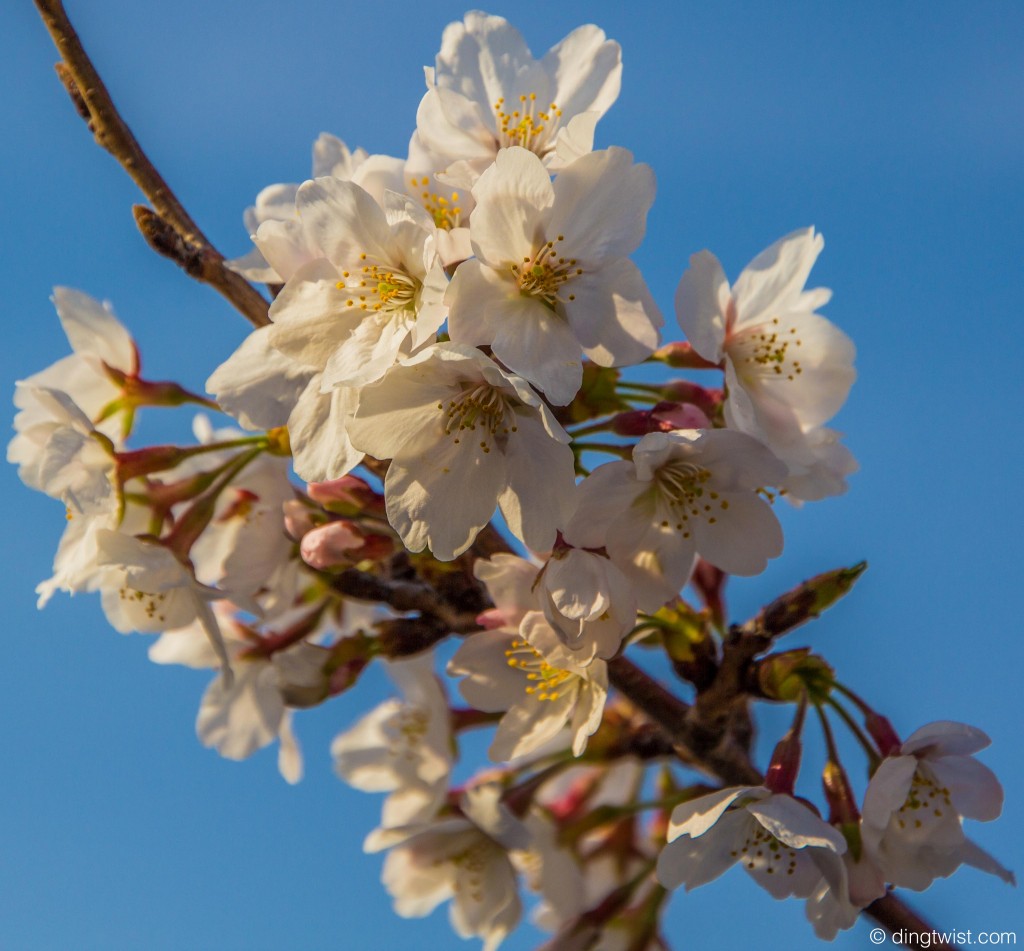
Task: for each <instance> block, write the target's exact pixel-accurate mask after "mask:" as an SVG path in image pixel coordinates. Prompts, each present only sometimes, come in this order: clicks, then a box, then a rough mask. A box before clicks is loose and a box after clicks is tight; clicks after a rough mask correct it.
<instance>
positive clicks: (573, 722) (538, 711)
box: [448, 611, 608, 762]
mask: <svg viewBox="0 0 1024 951" xmlns="http://www.w3.org/2000/svg"><path fill="white" fill-rule="evenodd" d="M448 673H449V674H451V675H452V676H453V677H464V678H465V679H464V680H462V681H461V682H460V684H459V692H460V693H461V694H462V696H463V697H464V698H465V700H466V702H467V703H469V704H470V705H471V706H473V707H476V709H477V710H484V711H507V712H506V713H505V716H503V717H502V718H501V722H500V723H499V724H498V730H497V733H496V734H495V737H494V742H493V743H492V744H491V748H490V757H491V759H492V760H495V761H496V762H506V761H508V760H511V759H515V758H517V757H519V756H525V755H527V754H528V753H532V752H534V751H536V750H537V749H539V748H540V747H541V746H543V745H544V744H545V743H547V742H548V741H549V740H551V739H552V738H553V737H555V736H556V735H557V734H558V733H559V732H560V731H561V730H562V728H563V727H564V726H566V725H567V724H568V726H569V730H570V732H571V733H572V751H573V753H574V754H575V755H576V756H579V755H581V754H582V753H583V751H584V749H586V745H587V740H588V739H589V738H590V736H591V735H592V734H593V733H594V731H595V730H596V729H597V728H598V726H600V724H601V714H602V712H603V711H604V704H605V699H606V698H607V696H608V670H607V665H606V664H605V662H604V661H603V660H599V659H593V660H591V661H590V663H589V664H588V665H586V666H584V665H582V664H580V663H579V661H578V660H577V659H576V658H575V657H574V655H573V652H572V651H571V650H569V649H568V648H567V647H566V646H565V645H564V644H563V643H562V641H561V640H560V638H559V637H558V635H557V634H556V633H555V631H554V629H553V628H552V627H551V625H549V624H548V623H547V621H545V620H544V616H543V615H542V614H541V613H540V612H539V611H533V612H530V613H528V614H527V615H526V616H525V617H524V618H523V620H522V621H521V623H520V625H519V626H518V627H517V628H499V629H498V630H493V631H481V632H479V633H477V634H474V635H473V636H472V637H469V638H467V639H466V640H465V641H464V642H463V644H462V646H461V647H459V649H458V651H456V653H455V656H454V657H453V658H452V659H451V661H450V662H449V664H448Z"/></svg>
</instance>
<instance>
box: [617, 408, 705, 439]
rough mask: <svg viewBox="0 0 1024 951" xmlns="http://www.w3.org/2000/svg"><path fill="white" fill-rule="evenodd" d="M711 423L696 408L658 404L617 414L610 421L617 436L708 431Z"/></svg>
mask: <svg viewBox="0 0 1024 951" xmlns="http://www.w3.org/2000/svg"><path fill="white" fill-rule="evenodd" d="M710 428H711V421H710V420H709V419H708V418H707V416H706V415H705V414H704V413H703V412H702V411H701V410H700V409H699V408H698V407H696V406H693V405H688V404H684V403H659V404H658V405H657V406H654V407H652V408H651V409H637V410H631V411H630V412H627V413H619V415H618V416H616V417H615V419H614V420H612V431H613V432H614V433H616V434H618V435H619V436H646V435H647V434H648V433H668V432H671V431H672V430H673V429H710Z"/></svg>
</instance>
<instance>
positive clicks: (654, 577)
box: [566, 429, 786, 611]
mask: <svg viewBox="0 0 1024 951" xmlns="http://www.w3.org/2000/svg"><path fill="white" fill-rule="evenodd" d="M785 474H786V468H785V466H784V465H782V463H781V462H779V460H778V459H776V458H775V456H774V455H773V454H772V453H771V452H770V451H769V450H768V449H767V448H766V447H765V446H763V445H761V444H760V443H759V442H758V441H757V440H755V439H753V438H752V437H750V436H747V435H744V434H743V433H737V432H731V431H729V430H725V429H707V430H696V429H690V430H687V429H683V430H675V431H673V432H668V433H649V434H648V435H646V436H644V437H643V438H642V439H641V440H640V441H639V442H638V443H637V444H636V447H635V448H634V450H633V461H632V462H628V461H625V460H623V461H620V462H610V463H606V464H605V465H602V466H599V467H598V468H597V469H595V470H594V472H593V473H591V475H589V476H588V477H587V478H586V479H585V480H584V481H583V483H582V484H581V485H580V502H579V505H578V507H577V509H576V512H575V514H574V515H573V518H572V521H571V522H570V523H569V525H568V526H567V527H566V537H567V539H569V540H571V541H572V542H573V543H574V544H576V545H581V546H584V547H587V548H597V547H601V546H604V547H606V548H607V551H608V554H609V556H610V557H611V558H612V560H613V561H614V562H615V563H616V564H617V565H619V566H620V567H621V568H622V569H623V571H625V572H626V573H627V575H628V577H629V579H630V581H631V582H632V583H633V584H634V586H635V588H636V592H637V598H638V600H639V602H640V607H641V608H642V609H643V610H645V611H653V610H656V609H657V608H658V607H660V606H661V605H662V604H664V603H665V602H666V601H668V600H670V599H671V598H673V597H675V596H676V594H677V593H678V591H679V589H680V588H681V587H682V586H683V585H684V584H685V583H686V581H687V579H688V578H689V575H690V571H691V569H692V566H693V562H694V559H695V557H696V556H697V555H700V556H702V557H703V558H705V559H706V560H707V561H709V562H711V563H712V564H713V565H715V566H716V567H718V568H721V569H722V570H723V571H727V572H730V573H733V574H739V575H753V574H757V573H758V572H760V571H763V570H764V567H765V564H766V562H767V560H768V559H769V558H774V557H775V556H777V555H778V554H780V553H781V551H782V529H781V528H780V526H779V523H778V520H777V519H776V517H775V515H774V513H773V512H772V510H771V506H770V505H769V504H768V503H767V502H765V501H764V499H762V498H760V497H759V495H758V489H760V488H762V487H764V486H769V485H777V484H778V482H779V481H780V480H781V479H782V478H784V477H785Z"/></svg>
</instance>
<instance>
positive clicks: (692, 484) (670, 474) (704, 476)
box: [654, 460, 729, 538]
mask: <svg viewBox="0 0 1024 951" xmlns="http://www.w3.org/2000/svg"><path fill="white" fill-rule="evenodd" d="M710 479H711V473H710V472H709V471H708V470H707V469H705V468H703V466H698V465H697V464H696V463H695V462H688V461H686V460H675V461H672V462H667V463H665V465H663V466H662V467H661V468H660V469H658V471H657V473H656V474H655V477H654V481H655V485H656V488H657V491H658V493H659V494H660V496H661V498H662V499H663V500H664V501H665V502H667V503H668V507H669V510H670V511H671V514H672V517H673V518H675V519H676V523H675V528H676V530H677V531H680V532H682V533H683V538H689V537H690V519H691V518H705V519H707V521H708V524H709V525H714V524H715V522H717V521H718V519H717V518H716V517H715V516H714V515H712V514H711V513H712V512H713V511H715V510H716V509H723V510H724V509H727V508H728V507H729V503H728V501H726V500H725V499H722V498H719V494H718V493H717V492H715V491H714V490H713V489H711V488H710V487H708V485H707V483H708V482H709V481H710ZM670 524H671V523H670V522H669V521H668V520H667V519H666V520H663V521H662V523H661V525H662V527H663V528H668V527H669V526H670Z"/></svg>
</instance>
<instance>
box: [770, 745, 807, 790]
mask: <svg viewBox="0 0 1024 951" xmlns="http://www.w3.org/2000/svg"><path fill="white" fill-rule="evenodd" d="M802 753H803V744H802V743H801V742H800V736H799V734H798V733H795V732H794V731H792V730H790V731H789V733H787V734H786V735H785V736H784V737H783V738H782V739H781V740H779V742H778V744H776V746H775V752H773V753H772V761H771V763H769V764H768V770H767V772H766V773H765V774H764V784H765V787H766V788H767V789H770V790H771V791H772V792H773V793H787V794H788V795H790V796H792V795H793V789H794V787H795V786H796V777H797V774H798V773H799V772H800V757H801V754H802Z"/></svg>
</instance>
